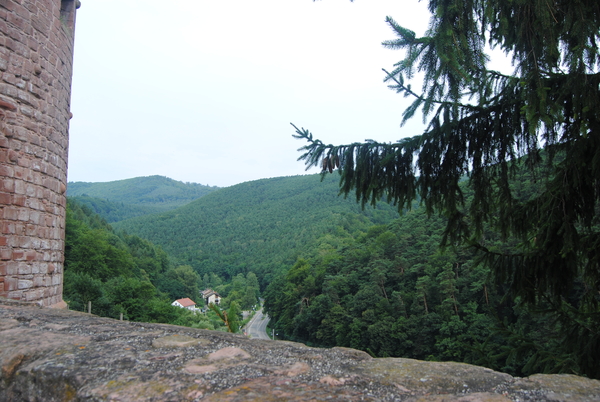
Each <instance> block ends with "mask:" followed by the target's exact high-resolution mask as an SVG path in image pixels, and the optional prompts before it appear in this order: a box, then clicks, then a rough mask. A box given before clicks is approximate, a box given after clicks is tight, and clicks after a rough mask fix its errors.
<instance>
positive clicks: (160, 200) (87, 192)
mask: <svg viewBox="0 0 600 402" xmlns="http://www.w3.org/2000/svg"><path fill="white" fill-rule="evenodd" d="M215 190H218V187H210V186H204V185H202V184H197V183H182V182H179V181H176V180H173V179H169V178H167V177H162V176H148V177H136V178H133V179H126V180H119V181H111V182H106V183H87V182H71V183H69V185H68V188H67V195H68V196H69V197H71V198H74V199H76V200H77V201H78V202H79V203H80V204H85V205H87V206H89V207H90V208H91V209H92V210H93V211H94V212H95V213H97V214H99V215H101V216H102V217H104V218H105V219H106V220H107V221H108V222H118V221H121V220H124V219H128V218H132V217H135V216H142V215H148V214H152V213H159V212H164V211H168V210H171V209H175V208H178V207H180V206H182V205H185V204H187V203H189V202H191V201H193V200H196V199H198V198H200V197H203V196H204V195H206V194H209V193H211V192H213V191H215Z"/></svg>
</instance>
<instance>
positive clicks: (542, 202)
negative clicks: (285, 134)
mask: <svg viewBox="0 0 600 402" xmlns="http://www.w3.org/2000/svg"><path fill="white" fill-rule="evenodd" d="M429 11H430V12H431V14H432V18H431V20H430V21H431V22H430V25H429V29H428V31H427V33H426V34H425V36H423V37H417V36H416V35H415V33H414V32H412V31H411V30H409V29H407V28H405V27H402V26H400V25H398V24H397V23H396V22H395V21H394V20H393V19H392V18H391V17H387V23H388V24H389V26H390V27H391V28H392V30H393V32H394V33H395V34H396V36H397V38H396V39H392V40H389V41H386V42H384V43H383V45H384V46H386V47H388V48H390V49H394V50H401V51H403V52H404V53H403V58H402V59H401V60H400V61H399V62H398V63H396V64H395V65H394V69H392V70H391V71H385V70H384V71H385V73H386V75H385V81H386V82H387V83H388V84H389V86H390V88H391V89H393V90H395V91H397V92H398V93H400V94H403V95H404V96H407V97H411V98H413V100H414V101H413V103H412V105H411V106H410V107H408V108H407V109H406V110H405V111H404V113H403V120H402V121H403V122H406V120H408V119H410V118H412V117H413V116H414V115H415V113H416V112H417V111H419V110H421V111H422V113H423V118H424V119H425V121H426V123H427V125H426V129H425V130H424V132H423V133H421V134H419V135H415V136H412V137H409V138H404V139H402V140H399V141H397V142H395V143H380V142H376V141H371V140H367V141H365V142H364V143H353V144H348V145H331V144H330V145H326V144H325V143H323V142H322V141H320V140H318V139H315V138H313V135H312V133H310V132H309V131H308V130H306V129H304V128H298V127H296V126H294V128H295V129H296V134H295V137H297V138H299V139H304V140H306V141H307V142H308V144H307V145H305V146H304V147H302V148H301V150H302V151H303V152H304V153H303V154H302V156H301V157H300V159H302V160H305V161H306V164H307V165H308V166H309V167H310V166H318V165H320V166H321V167H322V169H323V174H325V173H327V172H333V170H338V171H339V173H340V175H341V178H340V191H341V193H344V194H348V193H350V192H353V191H354V192H355V194H356V198H357V200H358V201H360V202H362V204H363V205H365V204H366V203H373V204H375V203H376V202H378V201H379V200H381V199H382V198H387V199H388V201H392V202H394V203H396V204H397V206H398V208H399V209H401V210H402V209H406V208H410V207H411V204H412V202H413V201H414V200H415V199H419V200H421V202H422V203H423V204H424V205H425V207H426V209H427V212H428V213H429V214H433V213H440V214H442V215H444V216H445V217H446V218H447V225H446V229H445V231H444V235H443V238H442V240H441V243H442V245H458V244H468V245H471V246H473V247H475V248H476V249H478V250H479V252H480V255H481V258H482V260H483V261H484V262H485V263H486V264H487V265H488V266H490V267H492V272H493V273H494V274H495V276H496V278H497V279H498V280H500V281H501V282H503V283H508V284H509V285H510V287H509V288H510V291H511V294H512V296H513V297H519V298H521V299H522V300H525V301H527V302H529V303H532V304H533V303H536V302H539V301H541V300H542V299H545V300H546V301H551V302H552V303H555V304H560V303H563V302H564V301H565V300H568V299H569V296H570V295H572V293H573V291H574V289H576V290H577V291H578V292H580V294H583V295H584V296H583V297H581V298H580V299H579V300H580V302H578V304H577V306H576V307H577V308H579V309H580V311H581V312H583V313H585V312H587V313H594V314H596V315H597V302H598V294H599V293H598V291H599V290H600V269H599V263H600V231H599V227H600V226H599V222H598V208H599V200H600V54H599V51H598V43H599V39H600V3H599V2H598V1H597V0H581V1H576V2H575V1H570V0H514V1H504V0H487V1H477V0H466V1H465V0H430V1H429ZM490 48H499V49H501V50H502V51H503V52H504V54H505V55H506V57H509V58H511V60H512V63H513V67H514V71H513V73H512V74H505V73H502V72H499V71H495V70H494V69H493V68H491V63H490V57H489V49H490ZM417 73H422V74H423V77H424V80H423V84H422V87H421V89H420V90H419V89H416V88H415V87H413V86H411V84H410V82H411V80H412V81H414V80H415V77H416V76H417ZM516 174H528V175H529V176H528V177H531V178H532V182H533V183H534V184H532V186H534V187H535V192H534V194H533V195H529V196H528V197H523V196H522V194H521V193H520V192H519V191H518V188H517V187H516V186H515V185H514V182H511V179H513V178H514V177H515V175H516ZM465 180H466V181H467V183H468V188H469V189H470V191H472V192H473V196H472V197H468V200H467V197H465V196H464V194H463V189H464V187H462V186H461V185H460V184H461V182H462V181H465ZM528 194H529V192H528ZM489 230H494V231H496V232H497V233H499V234H501V236H502V238H503V239H504V240H506V241H509V240H510V241H514V242H516V243H518V248H517V249H511V250H513V251H511V252H506V251H503V250H498V249H492V248H490V247H488V245H487V244H486V233H487V232H488V231H489ZM585 306H587V307H585Z"/></svg>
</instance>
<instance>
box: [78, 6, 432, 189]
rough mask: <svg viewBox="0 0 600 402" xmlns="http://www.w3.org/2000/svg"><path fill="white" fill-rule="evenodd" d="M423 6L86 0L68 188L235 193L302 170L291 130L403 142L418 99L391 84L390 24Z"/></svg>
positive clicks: (406, 21) (416, 18)
mask: <svg viewBox="0 0 600 402" xmlns="http://www.w3.org/2000/svg"><path fill="white" fill-rule="evenodd" d="M425 7H426V3H424V2H418V1H417V0H403V1H400V0H356V1H355V2H353V3H352V2H350V1H349V0H322V1H317V2H313V1H311V0H211V1H205V0H169V1H164V0H161V1H159V0H128V1H123V0H82V7H81V8H80V9H79V10H78V13H77V26H76V33H75V62H74V75H73V92H72V100H71V110H72V112H73V115H74V117H73V119H72V120H71V126H70V149H69V176H68V179H69V181H89V182H105V181H113V180H121V179H127V178H132V177H138V176H150V175H162V176H167V177H170V178H173V179H176V180H180V181H186V182H195V183H201V184H208V185H211V186H219V187H225V186H230V185H233V184H237V183H241V182H244V181H250V180H256V179H261V178H267V177H278V176H289V175H297V174H304V173H305V171H304V165H303V163H302V162H298V161H296V159H297V158H298V156H299V155H300V153H299V152H298V151H297V149H298V148H299V147H301V146H302V145H304V144H303V143H302V142H301V141H299V140H296V139H294V138H293V137H292V134H293V133H294V129H293V128H292V126H290V122H292V123H294V124H296V125H297V126H299V127H305V128H307V129H309V130H310V131H311V132H312V133H313V134H314V135H315V137H316V138H319V139H321V140H322V141H323V142H326V143H333V144H345V143H350V142H354V141H363V140H365V139H367V138H369V139H375V140H378V141H396V140H398V139H400V138H402V137H406V136H412V135H416V134H420V133H421V132H422V125H421V119H420V117H416V118H415V119H414V120H415V121H414V123H411V124H408V125H406V126H405V127H402V128H400V121H401V113H402V110H403V109H404V108H405V107H406V106H407V105H408V104H409V102H410V101H409V100H407V99H405V98H403V97H402V96H401V95H398V94H395V93H394V92H393V91H391V90H389V89H388V88H387V87H386V84H384V83H383V78H384V73H383V71H382V70H381V69H382V68H386V69H388V70H389V69H392V68H393V64H394V63H395V62H397V61H398V60H400V59H401V53H399V52H398V51H392V50H388V49H384V48H383V46H381V42H382V41H384V40H387V39H393V38H394V37H395V36H394V34H393V33H392V31H391V29H390V28H389V27H388V26H387V25H386V24H385V17H386V16H387V15H389V16H392V17H393V18H394V19H395V20H396V21H397V22H398V23H400V25H403V26H405V27H407V28H410V29H412V30H414V31H416V32H417V34H418V35H422V34H423V33H424V32H425V30H426V28H427V24H428V20H429V14H428V13H427V11H426V8H425Z"/></svg>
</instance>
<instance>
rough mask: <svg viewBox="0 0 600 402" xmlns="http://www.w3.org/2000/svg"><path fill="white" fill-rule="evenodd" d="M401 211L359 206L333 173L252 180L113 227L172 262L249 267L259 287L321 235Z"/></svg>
mask: <svg viewBox="0 0 600 402" xmlns="http://www.w3.org/2000/svg"><path fill="white" fill-rule="evenodd" d="M397 216H398V212H397V211H396V209H395V208H394V207H392V206H390V205H387V204H385V203H383V204H381V205H379V206H378V207H377V208H376V209H375V208H366V209H365V210H362V209H361V207H360V205H357V204H356V202H355V201H354V200H352V199H344V198H343V197H338V196H337V179H336V178H334V177H328V178H326V180H325V181H324V182H321V179H320V176H319V175H306V176H294V177H279V178H273V179H263V180H256V181H252V182H247V183H241V184H238V185H235V186H232V187H227V188H223V189H220V190H218V191H215V192H213V193H211V194H208V195H206V196H204V197H202V198H200V199H198V200H196V201H193V202H191V203H190V204H188V205H186V206H184V207H181V208H178V209H176V210H173V211H168V212H165V213H162V214H155V215H148V216H143V217H139V218H135V219H128V220H125V221H121V222H117V223H115V224H114V227H115V229H117V230H120V231H125V232H127V233H135V234H136V235H138V236H141V237H144V238H146V239H148V240H150V241H152V242H153V243H155V244H159V245H161V247H162V248H163V249H164V250H165V251H166V252H167V253H169V255H170V256H171V257H172V258H173V259H174V260H175V261H176V263H177V264H182V265H190V266H192V267H193V268H194V270H195V271H196V272H198V273H199V274H200V275H204V274H205V273H210V272H214V273H216V274H218V275H220V276H222V277H224V278H226V279H227V280H230V279H231V278H233V277H234V276H236V275H237V274H239V273H243V274H246V273H247V272H249V271H253V272H254V273H256V275H257V276H258V277H259V280H260V283H261V286H262V287H263V288H264V286H265V285H266V284H268V283H269V282H270V280H271V278H272V276H273V275H274V274H275V273H277V272H282V271H284V270H287V269H288V268H289V266H291V265H292V264H294V262H295V261H296V259H297V258H298V256H299V255H300V254H301V253H302V252H305V251H307V250H309V249H310V248H312V245H313V243H314V241H315V239H317V238H318V237H320V236H321V235H323V234H325V233H334V234H335V233H337V232H338V231H339V229H340V228H343V229H344V230H346V231H350V232H355V231H365V230H367V229H368V227H369V226H371V225H372V224H374V223H379V224H382V223H385V222H389V221H390V220H392V219H393V218H395V217H397Z"/></svg>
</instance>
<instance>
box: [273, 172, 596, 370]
mask: <svg viewBox="0 0 600 402" xmlns="http://www.w3.org/2000/svg"><path fill="white" fill-rule="evenodd" d="M513 187H514V190H515V192H516V193H519V194H521V196H522V197H525V198H527V197H530V196H531V195H532V193H533V192H534V191H535V189H536V188H537V187H539V186H538V184H536V182H535V178H532V177H526V176H521V177H519V180H516V181H515V182H514V183H513ZM472 195H473V194H472V193H470V192H468V191H467V190H465V196H466V197H467V198H468V197H471V196H472ZM445 228H446V219H444V218H442V217H440V216H437V215H432V216H428V215H427V214H426V213H425V208H422V207H417V208H414V209H413V210H410V211H407V212H406V213H405V214H404V215H403V216H401V217H400V218H398V219H395V220H393V221H391V222H390V223H388V224H386V225H374V226H371V227H370V228H369V229H368V231H367V232H366V233H354V234H350V233H346V235H345V236H342V237H340V236H331V235H324V236H321V237H320V238H319V239H318V241H317V242H315V243H314V244H315V247H314V248H313V249H312V250H311V252H310V253H307V254H305V255H303V256H302V257H303V258H300V259H299V260H298V261H297V262H296V263H295V264H294V265H293V266H291V268H290V269H289V271H287V272H286V273H283V274H280V275H278V276H277V277H276V278H274V279H273V281H272V282H271V283H270V285H269V286H268V287H267V289H266V291H265V310H266V312H267V313H268V314H269V316H270V317H271V318H272V324H271V325H272V326H273V327H274V328H275V330H276V331H278V333H279V336H280V337H282V338H284V339H289V340H294V341H298V342H304V343H307V344H309V345H313V346H324V347H330V346H346V347H351V348H356V349H360V350H364V351H366V352H368V353H370V354H371V355H373V356H378V357H388V356H394V357H409V358H415V359H421V360H434V361H459V362H465V363H472V364H477V365H481V366H486V367H490V368H492V369H494V370H498V371H503V372H507V373H510V374H513V375H516V376H526V375H530V374H533V373H539V372H544V373H575V374H579V375H587V376H590V377H594V378H598V377H600V369H599V366H598V364H597V358H598V356H599V352H600V351H599V350H597V345H598V341H597V340H598V339H600V327H599V326H598V325H597V324H598V321H599V320H598V312H597V311H587V310H585V309H583V310H578V309H579V307H580V304H581V300H582V295H583V292H579V291H577V290H576V291H574V292H573V293H572V294H571V297H570V299H568V300H567V299H565V300H563V301H562V303H561V304H558V305H556V304H554V303H553V301H552V300H551V299H548V300H547V301H541V302H540V303H539V304H538V305H537V306H535V307H534V306H531V305H527V304H524V303H521V301H520V299H518V298H517V299H516V300H515V301H514V302H513V301H511V299H510V298H508V297H506V295H507V292H508V290H509V285H510V284H509V283H508V282H506V281H505V280H503V278H496V279H498V280H497V281H495V280H494V278H493V277H492V276H491V275H490V269H489V268H485V265H483V264H481V261H480V260H479V257H480V256H479V255H478V254H477V253H476V250H475V249H470V248H464V247H461V248H452V247H447V248H446V249H441V248H440V244H442V242H443V237H444V230H445ZM485 245H486V247H487V248H488V249H489V250H492V251H494V252H498V253H505V252H509V251H511V249H514V248H515V247H517V246H518V245H517V244H511V243H509V242H505V241H501V240H500V238H499V236H498V235H497V234H495V233H494V232H492V231H488V232H486V240H485Z"/></svg>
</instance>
